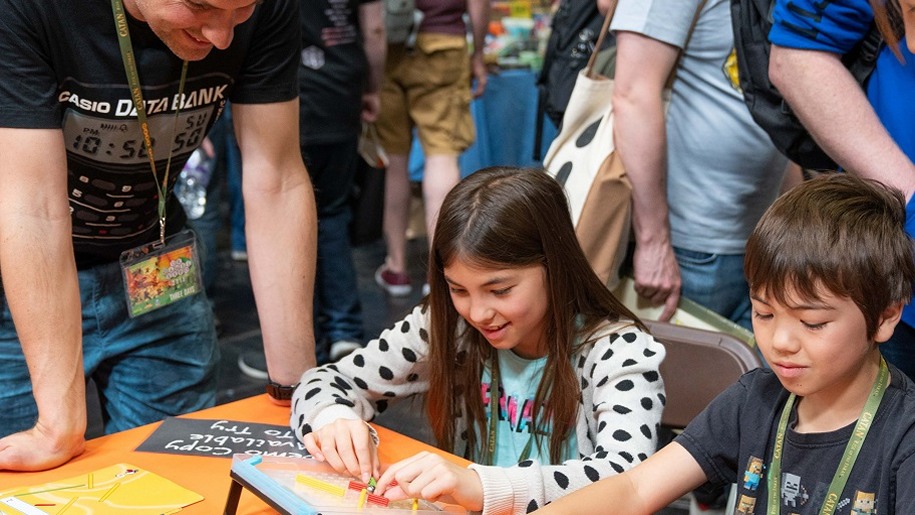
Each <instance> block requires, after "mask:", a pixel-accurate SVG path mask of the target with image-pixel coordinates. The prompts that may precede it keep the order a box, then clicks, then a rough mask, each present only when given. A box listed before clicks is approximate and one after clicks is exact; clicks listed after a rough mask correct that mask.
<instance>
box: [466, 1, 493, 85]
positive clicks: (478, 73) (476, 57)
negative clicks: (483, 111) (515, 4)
mask: <svg viewBox="0 0 915 515" xmlns="http://www.w3.org/2000/svg"><path fill="white" fill-rule="evenodd" d="M489 11H490V5H489V0H467V12H468V13H469V14H470V25H471V29H472V30H473V53H472V54H470V69H471V72H472V73H473V78H474V79H476V85H475V86H474V88H473V96H474V98H478V97H480V96H482V95H483V92H485V91H486V82H487V79H486V63H485V62H483V48H484V47H485V46H486V34H487V33H488V32H489Z"/></svg>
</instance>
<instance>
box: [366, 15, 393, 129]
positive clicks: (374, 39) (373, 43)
mask: <svg viewBox="0 0 915 515" xmlns="http://www.w3.org/2000/svg"><path fill="white" fill-rule="evenodd" d="M359 28H360V29H361V31H362V45H363V48H364V50H365V57H366V59H367V60H368V63H369V74H368V80H367V81H366V87H365V92H364V93H363V94H362V121H364V122H374V121H375V120H377V119H378V113H379V112H381V97H380V96H379V91H381V82H382V81H383V80H384V60H385V54H386V53H387V50H388V43H387V35H386V33H385V30H384V5H383V4H382V2H381V1H380V0H379V1H375V2H369V3H367V4H362V5H360V6H359Z"/></svg>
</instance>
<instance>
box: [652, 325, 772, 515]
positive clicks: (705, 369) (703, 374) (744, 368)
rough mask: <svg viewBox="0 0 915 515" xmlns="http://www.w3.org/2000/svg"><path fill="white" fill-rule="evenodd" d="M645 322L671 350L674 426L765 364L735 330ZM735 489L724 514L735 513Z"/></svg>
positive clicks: (670, 418) (666, 421)
mask: <svg viewBox="0 0 915 515" xmlns="http://www.w3.org/2000/svg"><path fill="white" fill-rule="evenodd" d="M644 322H645V325H647V326H648V329H649V331H651V334H652V335H653V336H654V337H655V339H656V340H658V341H659V342H661V343H662V344H664V347H665V348H666V349H667V357H666V358H665V359H664V362H663V363H662V364H661V376H662V377H663V378H664V387H665V390H666V391H667V405H666V406H665V407H664V415H663V416H662V417H661V425H662V426H663V427H665V428H667V429H669V430H680V429H683V428H684V427H686V425H687V424H689V422H690V421H691V420H692V419H693V418H695V417H696V415H698V414H699V413H700V412H701V411H702V410H703V409H705V407H706V406H708V405H709V403H710V402H711V401H712V400H713V399H714V398H715V397H716V396H717V395H718V394H719V393H721V392H723V391H724V390H725V389H726V388H727V387H729V386H730V385H732V384H733V383H734V382H735V381H737V379H738V378H739V377H740V376H741V375H743V374H744V373H745V372H748V371H750V370H752V369H754V368H757V367H759V366H761V365H762V361H761V360H760V359H759V356H758V355H757V354H756V351H755V350H754V349H753V348H751V347H750V346H749V345H747V344H746V343H745V342H744V341H743V340H741V339H739V338H737V337H735V336H732V335H730V334H727V333H720V332H716V331H707V330H705V329H696V328H693V327H686V326H682V325H674V324H669V323H666V322H657V321H653V320H644ZM735 492H736V489H735V488H733V487H732V488H731V493H730V497H729V498H728V503H727V505H726V508H725V513H733V509H734V508H733V506H734V498H733V497H734V495H735ZM690 497H691V498H692V496H690ZM691 501H692V502H690V513H691V514H695V513H703V512H702V511H700V510H698V507H697V505H696V503H695V502H694V499H691ZM678 503H679V501H678Z"/></svg>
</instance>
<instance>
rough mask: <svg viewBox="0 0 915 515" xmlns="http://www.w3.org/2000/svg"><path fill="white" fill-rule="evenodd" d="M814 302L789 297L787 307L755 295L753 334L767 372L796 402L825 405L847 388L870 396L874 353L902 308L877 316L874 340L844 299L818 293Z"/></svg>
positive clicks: (762, 294) (761, 294)
mask: <svg viewBox="0 0 915 515" xmlns="http://www.w3.org/2000/svg"><path fill="white" fill-rule="evenodd" d="M820 292H821V293H820V295H819V298H818V299H816V300H808V299H802V298H801V297H800V296H798V295H796V294H795V292H791V291H789V292H788V293H789V294H788V295H787V296H786V298H787V299H788V301H787V302H786V304H781V303H779V302H777V301H776V300H775V299H773V298H771V297H768V296H767V295H766V294H765V292H754V293H753V294H752V295H751V296H750V297H751V302H752V305H753V332H754V334H755V336H756V342H757V344H758V345H759V349H760V351H761V352H762V354H763V356H764V357H765V358H766V361H767V362H768V364H769V366H770V367H772V371H773V372H775V374H776V375H777V376H778V378H779V381H781V383H782V385H784V387H785V388H786V389H787V390H789V391H791V392H793V393H795V394H797V395H798V396H799V397H806V398H809V399H812V398H816V397H819V398H820V399H822V400H824V401H826V403H827V404H829V403H831V402H832V399H833V396H836V397H838V396H839V395H840V394H841V392H846V393H847V392H849V390H848V389H849V388H852V389H857V388H862V389H863V391H869V390H870V387H871V385H872V383H873V380H874V377H875V374H876V366H877V363H878V362H877V360H876V359H875V358H876V355H877V354H878V353H879V350H878V349H877V345H876V343H875V342H874V341H875V340H876V341H886V340H887V339H888V338H889V337H890V336H892V334H893V329H894V328H895V327H896V322H898V321H899V315H900V313H901V305H897V306H894V307H892V308H889V309H887V310H886V311H885V312H884V313H883V315H882V316H881V318H880V320H879V323H878V327H877V332H876V334H875V338H874V340H872V339H869V338H868V337H867V324H866V323H865V320H864V315H863V314H862V313H861V310H860V309H858V306H857V305H856V304H855V303H854V302H853V301H852V300H851V299H849V298H847V297H838V296H836V295H833V294H831V293H829V292H826V291H824V289H822V288H821V289H820Z"/></svg>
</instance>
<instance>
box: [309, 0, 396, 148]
mask: <svg viewBox="0 0 915 515" xmlns="http://www.w3.org/2000/svg"><path fill="white" fill-rule="evenodd" d="M372 1H379V0H310V1H308V2H302V3H301V6H300V9H299V20H300V22H301V28H302V51H301V55H300V59H299V124H300V127H301V131H300V134H299V140H300V143H301V144H303V145H304V144H325V143H338V142H341V141H348V140H351V139H355V138H356V137H357V136H358V135H359V131H360V130H361V127H362V92H363V90H364V89H365V80H366V74H367V73H368V62H367V61H366V56H365V50H364V49H363V40H362V31H361V29H360V26H359V7H360V6H361V5H362V4H366V3H370V2H372Z"/></svg>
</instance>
